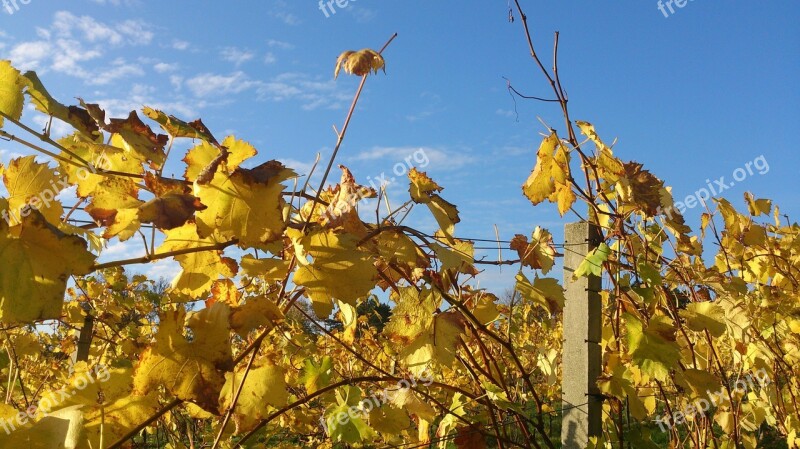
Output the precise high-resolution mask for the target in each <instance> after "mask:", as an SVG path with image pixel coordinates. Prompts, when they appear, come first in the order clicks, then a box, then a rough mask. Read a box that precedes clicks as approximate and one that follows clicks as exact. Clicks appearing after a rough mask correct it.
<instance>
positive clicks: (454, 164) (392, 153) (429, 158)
mask: <svg viewBox="0 0 800 449" xmlns="http://www.w3.org/2000/svg"><path fill="white" fill-rule="evenodd" d="M378 159H381V160H383V161H385V162H386V164H387V165H388V164H392V165H393V164H395V163H397V162H408V164H410V165H411V166H414V167H418V168H419V169H424V168H426V167H430V168H436V169H437V170H455V169H458V168H461V167H464V166H465V165H469V164H472V163H475V162H476V161H477V159H476V158H475V157H473V156H471V155H469V154H467V153H465V152H464V151H454V150H450V149H443V148H434V147H425V146H422V147H410V146H408V147H381V146H376V147H373V148H371V149H369V150H365V151H362V152H360V153H358V154H357V155H355V156H353V157H351V158H350V160H353V161H374V160H378Z"/></svg>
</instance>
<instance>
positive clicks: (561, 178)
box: [522, 133, 572, 215]
mask: <svg viewBox="0 0 800 449" xmlns="http://www.w3.org/2000/svg"><path fill="white" fill-rule="evenodd" d="M569 177H570V168H569V151H568V150H567V148H566V147H565V146H564V145H563V144H562V143H561V140H560V139H559V138H558V136H557V135H556V134H555V133H553V134H551V135H550V136H548V137H546V138H545V139H544V140H543V141H542V144H541V145H540V146H539V151H538V152H537V156H536V166H535V167H534V169H533V171H532V172H531V175H530V176H529V177H528V180H527V181H526V182H525V185H523V186H522V191H523V193H524V194H525V196H526V197H527V198H528V199H529V200H531V202H532V203H533V204H534V205H537V204H539V203H541V202H542V201H544V200H546V199H549V200H550V201H556V200H557V198H558V197H557V196H556V195H557V193H556V192H557V189H558V188H559V187H560V188H562V189H564V188H569V189H571V188H572V187H571V186H570V185H569ZM562 195H564V194H563V193H562ZM564 203H566V199H565V200H564ZM562 215H563V214H562Z"/></svg>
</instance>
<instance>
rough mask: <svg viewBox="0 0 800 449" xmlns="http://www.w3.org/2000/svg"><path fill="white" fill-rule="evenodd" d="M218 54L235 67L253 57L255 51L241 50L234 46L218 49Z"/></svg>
mask: <svg viewBox="0 0 800 449" xmlns="http://www.w3.org/2000/svg"><path fill="white" fill-rule="evenodd" d="M220 56H221V57H222V59H223V60H225V61H228V62H231V63H233V64H234V65H235V66H236V67H239V66H240V65H242V64H244V63H245V62H247V61H249V60H251V59H253V57H254V56H255V53H253V52H251V51H248V50H242V49H239V48H236V47H225V48H223V49H222V51H220Z"/></svg>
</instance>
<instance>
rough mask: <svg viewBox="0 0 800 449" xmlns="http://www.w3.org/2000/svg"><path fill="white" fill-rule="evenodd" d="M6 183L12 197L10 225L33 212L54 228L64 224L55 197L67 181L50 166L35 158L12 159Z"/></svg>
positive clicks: (61, 210)
mask: <svg viewBox="0 0 800 449" xmlns="http://www.w3.org/2000/svg"><path fill="white" fill-rule="evenodd" d="M3 182H4V183H5V185H6V189H7V190H8V194H9V198H8V208H9V216H10V220H9V223H10V224H11V225H15V224H17V223H19V222H20V219H21V218H22V217H23V216H24V215H26V214H28V213H30V212H31V211H32V210H34V209H35V210H38V211H39V212H41V213H42V215H43V216H44V217H45V218H46V219H47V221H49V222H50V223H52V224H54V225H57V224H59V223H60V222H61V214H63V213H64V209H63V207H62V206H61V202H60V201H58V200H56V199H55V198H56V196H58V194H59V193H61V190H62V189H64V188H65V187H66V181H65V180H63V178H61V177H60V176H59V175H58V174H57V173H56V171H55V170H53V169H52V168H50V167H48V166H47V164H40V163H38V162H36V158H35V157H34V156H25V157H21V158H17V159H13V160H11V162H9V164H8V167H7V168H6V169H5V172H4V173H3Z"/></svg>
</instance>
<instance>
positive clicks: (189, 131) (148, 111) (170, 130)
mask: <svg viewBox="0 0 800 449" xmlns="http://www.w3.org/2000/svg"><path fill="white" fill-rule="evenodd" d="M142 113H144V115H146V116H148V117H150V118H151V119H153V120H155V121H156V122H158V124H159V125H161V128H162V129H163V130H164V131H166V132H167V134H169V135H170V136H171V137H173V138H180V137H185V138H189V139H200V140H204V141H206V142H208V143H211V144H216V143H217V139H215V138H214V136H213V135H211V131H209V130H208V128H206V125H204V124H203V121H202V120H200V119H197V120H195V121H193V122H190V123H186V122H184V121H183V120H181V119H179V118H177V117H175V116H174V115H167V114H165V113H164V112H162V111H159V110H157V109H153V108H148V107H146V106H145V107H144V108H142Z"/></svg>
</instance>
